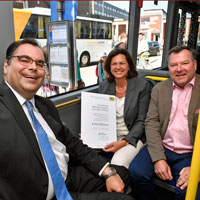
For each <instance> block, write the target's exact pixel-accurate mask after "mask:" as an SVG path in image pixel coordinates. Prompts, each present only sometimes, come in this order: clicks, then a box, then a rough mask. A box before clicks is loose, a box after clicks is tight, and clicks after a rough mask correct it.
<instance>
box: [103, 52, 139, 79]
mask: <svg viewBox="0 0 200 200" xmlns="http://www.w3.org/2000/svg"><path fill="white" fill-rule="evenodd" d="M119 54H122V55H124V56H125V57H126V60H127V62H128V65H129V71H128V76H127V78H132V77H137V75H138V72H137V71H136V66H135V64H134V62H133V59H132V57H131V55H130V54H129V52H128V51H127V50H126V49H121V48H117V49H113V50H112V51H111V52H110V53H109V54H108V57H107V59H106V62H105V67H104V68H105V71H106V73H107V74H106V76H107V77H106V78H107V80H108V81H111V82H113V81H114V80H115V77H114V76H113V75H112V73H111V70H110V65H111V61H112V59H113V57H115V56H117V55H119Z"/></svg>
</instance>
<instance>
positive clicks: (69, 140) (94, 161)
mask: <svg viewBox="0 0 200 200" xmlns="http://www.w3.org/2000/svg"><path fill="white" fill-rule="evenodd" d="M50 110H51V114H53V115H52V116H53V117H54V119H55V120H56V121H57V122H58V123H59V124H60V125H59V128H58V129H59V130H58V134H57V135H58V136H57V139H58V140H59V141H61V142H62V143H63V144H64V145H65V146H66V152H67V153H68V154H69V161H70V162H74V163H77V164H81V165H84V166H85V167H86V168H88V169H89V170H90V171H92V172H94V173H95V174H98V173H99V172H100V170H101V169H102V168H103V167H104V165H105V164H106V163H107V160H106V159H104V158H103V157H101V156H100V155H98V154H97V152H96V151H95V150H93V149H91V148H89V147H88V146H87V145H84V144H83V142H82V140H80V139H79V138H77V137H75V136H74V135H73V134H72V133H71V132H70V130H69V129H68V128H67V127H66V126H65V125H63V123H62V121H61V119H60V117H59V114H58V111H57V109H56V108H55V106H54V105H51V108H50Z"/></svg>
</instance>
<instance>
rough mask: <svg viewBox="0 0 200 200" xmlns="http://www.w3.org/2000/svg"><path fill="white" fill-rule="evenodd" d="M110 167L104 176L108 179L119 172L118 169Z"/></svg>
mask: <svg viewBox="0 0 200 200" xmlns="http://www.w3.org/2000/svg"><path fill="white" fill-rule="evenodd" d="M109 168H110V169H109V171H108V172H107V174H106V175H104V176H103V178H104V179H107V178H109V177H111V176H113V175H115V174H117V171H116V169H115V168H114V167H111V166H109Z"/></svg>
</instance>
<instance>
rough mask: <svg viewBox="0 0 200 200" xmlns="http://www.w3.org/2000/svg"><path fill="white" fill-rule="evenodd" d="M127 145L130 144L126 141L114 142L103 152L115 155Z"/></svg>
mask: <svg viewBox="0 0 200 200" xmlns="http://www.w3.org/2000/svg"><path fill="white" fill-rule="evenodd" d="M127 144H128V142H127V141H126V140H121V141H118V142H112V143H110V144H108V145H106V146H105V148H103V151H105V152H112V153H115V152H116V151H118V150H119V149H121V148H122V147H124V146H126V145H127Z"/></svg>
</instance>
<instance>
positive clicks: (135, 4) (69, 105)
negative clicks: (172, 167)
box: [0, 1, 200, 200]
mask: <svg viewBox="0 0 200 200" xmlns="http://www.w3.org/2000/svg"><path fill="white" fill-rule="evenodd" d="M159 2H160V1H152V2H151V3H152V4H159ZM142 3H143V4H144V3H145V1H130V2H129V18H128V51H129V52H130V54H131V55H132V58H133V60H134V61H135V62H136V60H137V44H138V34H139V31H140V16H141V8H142ZM1 4H2V5H4V9H5V7H6V6H7V7H8V8H10V9H11V8H12V4H11V2H0V5H1ZM2 7H3V6H0V10H2V11H3V9H2ZM0 13H1V12H0ZM3 13H4V14H5V12H2V14H3ZM10 13H11V12H10ZM5 15H6V14H5ZM0 16H2V15H1V14H0ZM188 16H190V25H189V26H188V24H187V23H186V21H187V17H188ZM199 16H200V1H168V5H167V15H166V25H165V27H164V28H163V30H164V42H163V47H162V54H161V61H160V65H159V67H157V68H156V69H153V70H152V69H137V71H138V73H139V76H140V77H143V78H145V79H147V80H149V81H150V83H151V85H152V87H153V86H154V85H155V84H156V83H157V82H160V81H163V80H166V79H167V78H169V72H168V67H167V54H168V51H169V49H171V48H172V47H174V46H176V45H182V44H185V45H187V46H190V47H192V48H194V49H195V50H196V55H197V57H196V59H197V62H198V67H197V73H200V24H199V22H200V17H199ZM2 19H3V18H2V17H0V21H1V24H5V22H3V23H2ZM5 20H6V19H5V18H4V21H5ZM7 20H8V19H7ZM8 24H9V23H8ZM9 28H10V27H9ZM12 29H13V28H12ZM12 29H11V28H10V29H9V30H12ZM186 29H188V31H187V32H188V35H187V38H186V37H185V30H186ZM1 31H2V30H1ZM81 34H83V32H81ZM5 37H6V34H5V33H4V34H1V38H0V40H1V44H2V45H3V44H4V47H5V49H6V47H7V46H8V44H9V43H10V40H9V41H8V40H5V39H4V38H5ZM11 38H12V37H11ZM11 40H12V39H11ZM1 54H4V53H1ZM1 60H3V56H1ZM1 64H2V63H1ZM1 78H3V73H1ZM97 90H98V84H94V85H88V86H87V87H85V88H83V89H77V90H73V91H67V92H65V91H64V92H62V93H60V94H57V95H55V96H50V97H47V98H49V99H50V100H51V101H52V102H53V103H54V104H55V106H56V107H57V109H58V111H59V114H60V117H61V119H62V121H63V123H64V124H66V126H67V127H68V128H69V129H70V131H71V132H72V133H73V134H74V135H76V136H77V137H78V134H79V133H80V131H81V92H83V91H85V92H94V93H96V92H97ZM154 182H155V185H156V186H157V192H158V196H159V199H162V200H169V199H170V200H172V199H175V195H174V194H175V189H174V188H173V187H172V186H169V185H166V184H164V183H161V182H159V181H157V180H154Z"/></svg>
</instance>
